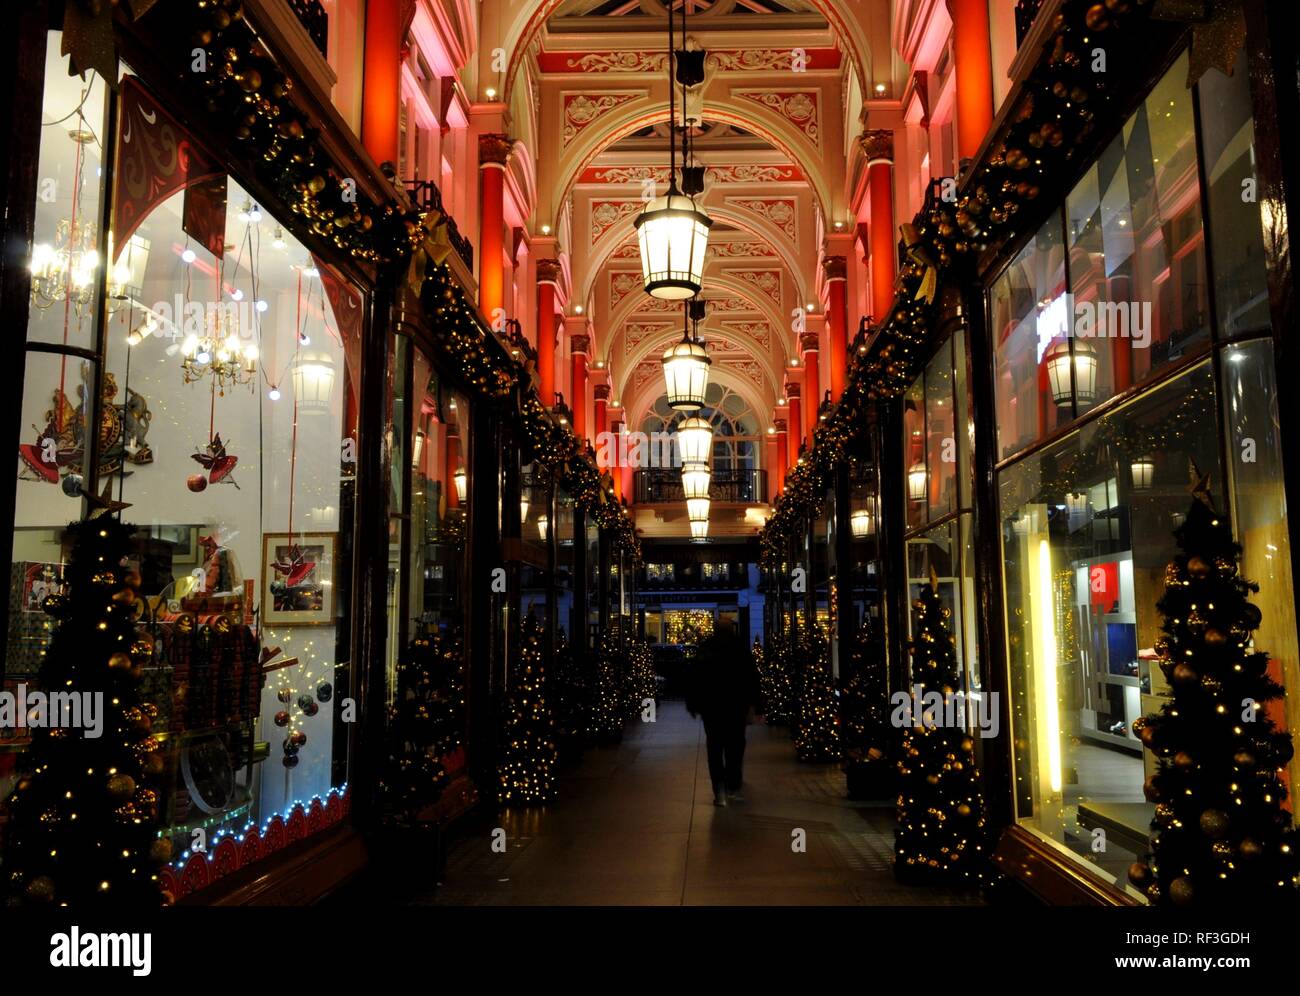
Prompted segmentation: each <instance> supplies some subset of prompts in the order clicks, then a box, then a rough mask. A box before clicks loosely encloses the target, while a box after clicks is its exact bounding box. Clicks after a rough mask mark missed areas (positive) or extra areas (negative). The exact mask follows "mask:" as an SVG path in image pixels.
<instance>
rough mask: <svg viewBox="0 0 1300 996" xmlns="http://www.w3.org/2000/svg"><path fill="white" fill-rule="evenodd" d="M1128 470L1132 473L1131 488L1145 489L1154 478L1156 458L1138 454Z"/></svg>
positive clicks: (1135, 489) (1149, 486) (1147, 488)
mask: <svg viewBox="0 0 1300 996" xmlns="http://www.w3.org/2000/svg"><path fill="white" fill-rule="evenodd" d="M1129 470H1130V471H1131V472H1132V474H1133V490H1134V491H1147V490H1149V489H1150V488H1151V485H1152V484H1154V483H1155V479H1156V460H1155V457H1153V456H1151V455H1149V454H1148V455H1146V456H1140V457H1138V458H1137V459H1136V460H1134V461H1133V463H1132V465H1131V466H1130V467H1129Z"/></svg>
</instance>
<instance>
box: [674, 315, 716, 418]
mask: <svg viewBox="0 0 1300 996" xmlns="http://www.w3.org/2000/svg"><path fill="white" fill-rule="evenodd" d="M703 311H704V302H703V301H692V302H691V304H690V306H689V307H688V308H687V309H685V310H684V311H683V312H682V341H681V342H679V343H677V345H675V346H673V347H671V348H670V349H669V350H668V351H667V352H665V353H664V357H663V366H664V383H665V385H666V387H667V390H668V406H669V407H670V408H674V409H676V410H677V411H684V412H697V411H699V410H700V409H701V408H703V407H704V394H705V391H706V390H707V389H708V386H709V367H710V366H711V365H712V364H713V361H712V360H711V359H709V351H708V350H707V349H705V348H704V344H703V343H702V342H700V337H699V320H700V318H701V317H703ZM692 319H693V320H694V324H695V330H694V334H692V331H691V326H690V325H689V324H688V322H689V321H690V320H692Z"/></svg>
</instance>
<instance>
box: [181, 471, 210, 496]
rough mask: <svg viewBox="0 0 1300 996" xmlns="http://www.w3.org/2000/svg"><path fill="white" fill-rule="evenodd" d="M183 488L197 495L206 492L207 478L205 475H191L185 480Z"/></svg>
mask: <svg viewBox="0 0 1300 996" xmlns="http://www.w3.org/2000/svg"><path fill="white" fill-rule="evenodd" d="M185 486H186V487H187V488H189V489H190V490H191V491H193V492H194V493H195V494H198V493H199V492H200V491H206V490H207V487H208V478H207V475H206V474H191V475H190V476H189V477H187V478H186V479H185Z"/></svg>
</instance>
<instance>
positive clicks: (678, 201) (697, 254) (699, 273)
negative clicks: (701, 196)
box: [633, 168, 713, 301]
mask: <svg viewBox="0 0 1300 996" xmlns="http://www.w3.org/2000/svg"><path fill="white" fill-rule="evenodd" d="M633 225H634V227H635V228H636V232H637V238H638V240H639V242H640V245H641V280H642V283H643V285H644V287H645V292H646V293H647V294H649V295H650V296H651V297H657V298H661V299H663V300H666V301H682V300H685V299H686V298H688V297H694V296H695V295H696V294H698V293H699V292H700V288H701V287H702V286H703V284H704V254H705V250H706V249H707V248H708V244H709V229H710V228H711V227H712V226H713V219H712V218H710V217H709V216H708V215H707V214H705V213H704V212H703V211H701V210H700V208H699V207H698V206H697V205H696V203H695V198H693V197H687V196H686V195H685V194H683V193H682V192H681V191H680V190H679V189H678V188H677V178H676V172H675V168H674V175H673V181H672V183H670V184H669V185H668V193H666V194H664V196H662V197H656V198H655V199H654V200H652V201H650V203H648V204H647V205H646V206H645V210H644V211H642V212H641V213H640V214H639V215H638V216H637V218H636V221H635V222H633Z"/></svg>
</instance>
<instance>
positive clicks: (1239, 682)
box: [1129, 478, 1300, 907]
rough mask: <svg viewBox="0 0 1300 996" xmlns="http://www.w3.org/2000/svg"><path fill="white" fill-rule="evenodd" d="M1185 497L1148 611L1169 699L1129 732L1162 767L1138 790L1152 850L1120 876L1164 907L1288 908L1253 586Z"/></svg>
mask: <svg viewBox="0 0 1300 996" xmlns="http://www.w3.org/2000/svg"><path fill="white" fill-rule="evenodd" d="M1193 494H1194V496H1195V500H1194V501H1193V502H1192V507H1191V509H1190V511H1189V512H1188V514H1187V517H1186V519H1185V520H1184V521H1183V523H1182V525H1181V526H1179V527H1178V529H1177V530H1176V531H1175V533H1174V538H1175V539H1176V540H1177V542H1178V547H1179V549H1180V550H1181V551H1182V552H1181V553H1180V554H1178V555H1177V556H1176V557H1174V559H1173V560H1172V561H1170V562H1169V564H1168V565H1167V566H1166V567H1165V592H1164V595H1163V596H1162V597H1161V599H1160V601H1159V602H1158V603H1157V608H1159V610H1160V613H1161V615H1162V616H1163V617H1164V623H1163V625H1162V627H1161V629H1162V631H1163V632H1164V636H1163V637H1161V638H1160V639H1158V640H1157V641H1156V644H1155V648H1156V652H1157V653H1158V654H1159V655H1160V661H1159V663H1160V668H1161V670H1162V671H1163V672H1164V674H1165V677H1166V678H1168V680H1169V682H1170V685H1171V687H1172V693H1173V694H1172V698H1171V699H1170V700H1169V701H1168V702H1167V703H1165V704H1164V705H1163V706H1162V707H1161V709H1160V712H1159V714H1157V715H1154V716H1146V717H1143V718H1141V719H1138V720H1137V721H1136V722H1134V724H1133V731H1134V733H1136V734H1137V736H1138V737H1139V738H1140V739H1141V741H1142V743H1143V744H1144V745H1145V746H1146V747H1147V749H1149V750H1151V751H1152V752H1153V753H1154V754H1155V755H1156V757H1157V758H1158V759H1159V767H1158V768H1157V770H1156V772H1155V773H1154V774H1153V775H1151V777H1150V778H1148V779H1147V781H1146V784H1145V785H1144V786H1143V790H1144V792H1145V794H1146V797H1147V799H1148V800H1150V801H1151V802H1154V803H1155V806H1156V809H1155V818H1154V820H1153V821H1152V824H1151V829H1152V835H1151V853H1150V855H1148V856H1147V858H1146V859H1145V860H1141V861H1137V862H1135V863H1134V864H1133V866H1132V867H1131V868H1130V869H1129V880H1130V881H1131V882H1132V883H1133V884H1134V885H1135V886H1137V887H1138V888H1140V889H1142V890H1143V891H1145V892H1146V894H1147V896H1148V897H1149V898H1150V899H1151V901H1152V902H1153V903H1159V904H1162V905H1177V906H1186V905H1190V904H1193V903H1195V904H1196V905H1199V906H1204V907H1213V906H1215V905H1218V904H1235V903H1241V904H1245V903H1250V904H1251V905H1256V904H1258V903H1260V902H1268V901H1269V900H1272V901H1273V902H1274V903H1276V902H1278V901H1285V902H1287V903H1294V902H1295V901H1296V899H1297V896H1298V895H1300V894H1298V893H1297V885H1298V884H1300V839H1297V833H1296V830H1295V828H1294V827H1293V826H1292V824H1291V814H1290V813H1289V812H1288V811H1287V810H1286V809H1284V808H1283V803H1284V802H1285V800H1286V797H1287V791H1286V783H1285V781H1284V778H1283V775H1282V769H1283V767H1284V766H1285V765H1286V764H1287V762H1288V761H1290V760H1291V756H1292V753H1293V749H1292V743H1291V737H1290V735H1289V734H1288V733H1287V732H1286V731H1284V730H1279V729H1278V728H1277V727H1276V726H1274V724H1273V721H1272V720H1271V719H1270V718H1269V716H1268V715H1266V713H1265V712H1264V711H1263V709H1262V706H1263V704H1264V703H1266V702H1269V701H1271V700H1274V699H1278V698H1280V697H1281V696H1282V688H1281V687H1280V686H1279V685H1278V684H1277V683H1276V682H1275V681H1273V680H1272V678H1270V677H1269V675H1268V654H1266V653H1264V652H1263V651H1261V650H1258V649H1256V648H1255V646H1254V642H1253V639H1252V637H1251V633H1252V632H1254V630H1255V629H1257V628H1258V627H1259V624H1260V621H1261V618H1262V617H1261V613H1260V611H1259V609H1258V608H1257V607H1256V606H1254V605H1252V604H1251V603H1250V602H1249V601H1248V600H1247V596H1248V595H1249V594H1250V593H1252V592H1257V591H1259V586H1258V585H1257V584H1254V583H1253V582H1250V581H1247V580H1245V579H1243V578H1242V577H1241V576H1240V575H1239V574H1238V573H1237V571H1238V558H1239V557H1240V555H1241V547H1240V546H1238V545H1237V543H1236V542H1235V541H1234V540H1233V536H1232V527H1231V525H1230V524H1229V522H1228V520H1227V517H1226V516H1220V515H1218V514H1217V513H1216V512H1215V511H1214V507H1213V504H1212V502H1211V499H1210V495H1209V482H1208V479H1206V478H1200V479H1199V480H1195V481H1194V484H1193Z"/></svg>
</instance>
